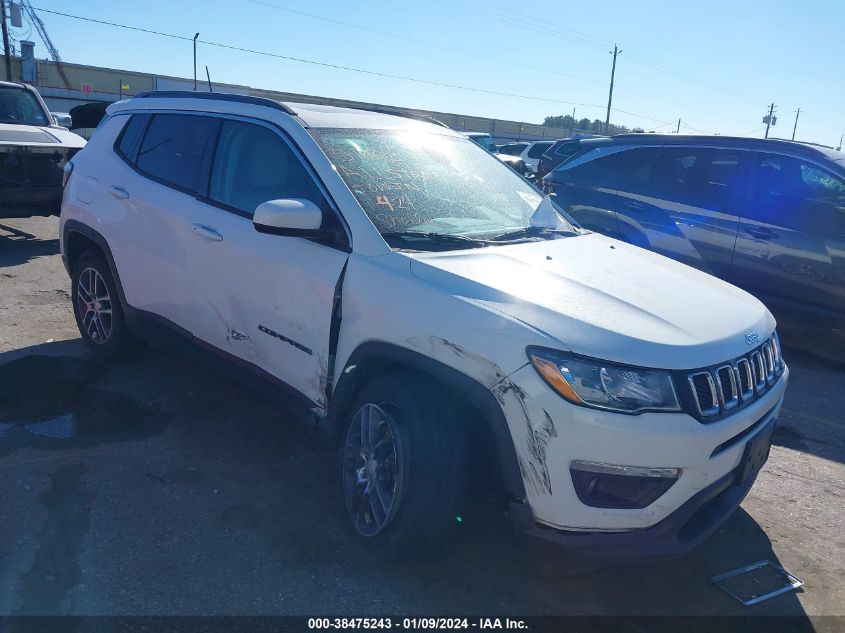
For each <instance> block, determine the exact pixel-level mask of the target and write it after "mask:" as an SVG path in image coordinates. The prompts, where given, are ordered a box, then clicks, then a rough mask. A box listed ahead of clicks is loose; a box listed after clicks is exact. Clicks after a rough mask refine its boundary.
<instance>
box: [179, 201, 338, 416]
mask: <svg viewBox="0 0 845 633" xmlns="http://www.w3.org/2000/svg"><path fill="white" fill-rule="evenodd" d="M204 217H205V221H204V223H206V224H209V225H211V226H214V227H215V228H216V229H217V231H218V232H219V233H220V234H221V235H222V236H223V241H221V242H213V241H209V240H201V239H193V240H192V249H193V257H192V259H191V265H192V268H193V269H194V271H195V276H194V278H195V280H196V283H195V284H193V287H192V292H193V293H194V294H193V296H194V301H193V302H192V308H191V309H192V311H193V312H194V313H195V315H196V318H195V319H192V323H193V324H194V326H195V331H194V332H193V334H194V336H196V337H197V338H200V339H202V340H204V341H205V342H207V343H210V344H212V345H214V346H215V347H218V348H220V349H223V350H224V351H226V352H228V353H230V354H234V355H235V356H238V357H240V358H242V359H243V360H245V361H247V362H249V363H252V364H254V365H257V366H258V367H260V368H261V369H263V370H265V371H267V372H269V373H270V374H272V375H273V376H275V377H277V378H279V379H280V380H282V381H284V382H286V383H287V384H288V385H290V386H291V387H293V388H294V389H296V390H297V391H300V392H302V393H303V394H304V395H305V396H307V397H308V398H309V399H310V400H311V401H312V402H314V403H315V404H316V405H317V407H318V408H323V409H324V408H325V407H326V402H327V401H326V385H327V382H328V367H329V340H330V331H331V322H332V305H333V302H334V296H335V286H336V284H337V281H338V279H339V277H340V275H341V271H342V269H343V266H344V264H345V263H346V260H347V257H348V254H347V253H345V252H342V251H339V250H337V249H333V248H330V247H327V246H323V245H321V244H316V243H314V242H311V241H309V240H304V239H300V238H296V237H283V236H279V235H268V234H264V233H258V232H257V231H256V230H255V228H254V227H253V226H252V222H250V221H249V220H247V219H246V218H243V217H240V216H237V215H234V214H232V213H229V212H227V211H224V210H222V209H217V208H215V207H211V206H208V208H207V209H206V210H205V211H204Z"/></svg>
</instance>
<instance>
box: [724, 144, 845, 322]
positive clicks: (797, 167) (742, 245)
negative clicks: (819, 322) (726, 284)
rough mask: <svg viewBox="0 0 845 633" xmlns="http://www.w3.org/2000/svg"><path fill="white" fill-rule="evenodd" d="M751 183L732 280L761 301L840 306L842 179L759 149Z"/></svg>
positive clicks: (844, 246)
mask: <svg viewBox="0 0 845 633" xmlns="http://www.w3.org/2000/svg"><path fill="white" fill-rule="evenodd" d="M750 189H751V191H752V196H753V201H752V203H751V204H750V205H749V206H748V208H747V210H746V212H745V213H744V214H743V217H742V220H741V222H740V230H739V236H738V238H737V245H736V255H735V257H734V265H733V271H732V276H731V280H732V281H733V282H734V283H736V284H737V285H739V286H741V287H743V288H746V289H747V290H749V291H751V292H753V293H755V294H757V295H758V296H761V297H764V298H766V299H767V300H774V301H779V300H780V301H786V302H789V303H800V304H804V305H805V306H811V305H815V306H820V307H823V308H828V309H833V310H836V311H837V312H845V179H843V178H842V176H840V175H838V174H836V173H834V172H833V171H832V170H830V169H828V168H827V167H825V166H823V165H819V164H816V163H814V162H811V161H808V160H804V159H801V158H797V157H793V156H785V155H781V154H774V153H765V152H759V153H755V154H754V172H753V180H752V186H751V187H750Z"/></svg>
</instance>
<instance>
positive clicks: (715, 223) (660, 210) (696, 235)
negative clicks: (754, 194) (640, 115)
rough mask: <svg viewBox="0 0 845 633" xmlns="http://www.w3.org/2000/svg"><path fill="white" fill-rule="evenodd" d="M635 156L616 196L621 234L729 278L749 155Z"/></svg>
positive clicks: (692, 151)
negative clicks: (626, 178)
mask: <svg viewBox="0 0 845 633" xmlns="http://www.w3.org/2000/svg"><path fill="white" fill-rule="evenodd" d="M634 152H636V156H637V160H634V161H632V163H633V164H636V165H638V167H637V168H636V170H635V171H633V172H630V173H631V176H632V178H630V179H628V180H626V181H624V182H622V183H621V185H620V187H619V190H618V198H617V207H616V210H617V213H618V219H619V229H620V232H621V233H622V234H623V235H625V236H626V237H627V238H629V239H631V241H633V242H634V243H637V244H638V245H640V246H644V247H645V248H648V249H650V250H653V251H655V252H658V253H661V254H662V255H666V256H667V257H671V258H672V259H676V260H678V261H681V262H683V263H685V264H688V265H690V266H694V267H695V268H698V269H700V270H703V271H704V272H708V273H711V274H713V275H715V276H717V277H721V278H723V279H724V278H727V277H728V276H729V274H730V269H731V260H732V258H733V251H734V245H735V243H736V234H737V226H738V224H739V215H740V211H741V209H742V207H743V204H744V196H745V179H746V174H747V161H748V153H747V152H745V151H743V150H737V149H718V148H707V147H664V148H656V147H655V148H640V149H638V150H634Z"/></svg>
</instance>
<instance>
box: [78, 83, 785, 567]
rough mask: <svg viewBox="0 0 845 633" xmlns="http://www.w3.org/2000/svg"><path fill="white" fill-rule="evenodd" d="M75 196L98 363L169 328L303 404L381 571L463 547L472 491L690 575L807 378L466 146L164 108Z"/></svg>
mask: <svg viewBox="0 0 845 633" xmlns="http://www.w3.org/2000/svg"><path fill="white" fill-rule="evenodd" d="M67 172H68V174H69V177H68V181H67V185H66V188H65V192H64V201H63V209H62V216H61V243H62V255H63V257H64V261H65V264H66V266H67V269H68V271H69V272H70V275H71V277H72V297H73V303H74V313H75V315H76V319H77V322H78V324H79V329H80V331H81V333H82V337H83V339H84V340H85V342H86V343H87V344H88V346H89V347H90V349H91V350H92V351H93V352H94V354H95V355H97V356H98V357H101V358H103V359H111V358H114V357H116V356H119V355H123V354H125V353H127V352H128V351H129V350H130V349H131V348H132V347H133V343H134V341H135V337H136V336H138V335H141V334H142V333H144V332H148V331H155V329H150V328H157V327H165V328H166V329H168V330H172V331H175V332H177V333H179V334H181V335H182V336H183V337H184V338H185V339H186V340H188V341H192V342H193V343H196V344H197V345H199V346H201V347H202V348H205V349H207V350H210V351H211V352H213V353H214V354H216V355H217V356H220V357H222V358H224V359H226V360H228V361H232V362H233V364H234V366H237V367H239V368H241V369H243V370H245V371H247V372H248V373H249V374H250V375H252V376H254V377H255V378H256V379H257V380H259V381H261V382H262V384H266V383H269V384H272V385H274V386H275V387H278V388H281V389H284V390H285V391H286V392H288V393H290V394H291V395H292V396H293V398H294V400H292V402H299V403H301V404H302V405H303V409H304V410H307V411H308V412H309V416H308V419H309V420H310V421H311V422H312V423H313V424H315V425H316V426H317V428H318V429H322V430H325V431H326V432H327V433H328V434H329V435H330V436H331V437H333V438H335V439H336V440H337V441H338V444H339V446H340V450H339V456H338V461H337V463H336V464H327V467H328V468H331V469H337V472H338V477H339V480H340V481H341V483H342V487H343V492H344V498H345V503H346V510H347V512H348V515H349V518H350V524H351V526H352V527H353V528H354V532H355V533H356V534H358V535H360V537H361V540H362V542H364V543H367V544H369V545H370V546H371V547H372V548H373V550H375V551H377V552H382V553H385V554H390V555H392V556H406V555H412V554H418V553H420V552H422V551H426V549H427V548H429V547H430V546H432V545H433V544H435V543H437V542H439V541H440V540H441V539H442V538H443V537H444V536H446V535H448V533H449V532H450V531H451V530H452V529H454V528H455V527H456V526H457V524H458V523H459V521H460V517H461V508H462V507H463V504H464V501H465V498H466V495H467V490H468V482H469V474H470V473H471V472H472V474H473V475H474V479H478V480H481V482H482V483H484V484H487V485H488V486H489V487H490V488H491V489H493V490H495V491H497V492H498V494H499V498H500V499H502V500H503V502H504V505H505V506H506V508H507V514H508V516H509V519H510V522H511V524H512V525H513V526H514V527H515V528H516V529H517V530H519V531H521V532H527V533H530V534H533V535H535V536H539V537H542V538H545V539H548V540H552V541H557V542H559V543H562V544H565V545H572V546H573V547H572V551H573V553H578V554H592V555H600V556H610V557H612V558H615V559H631V558H639V557H658V556H664V555H677V554H679V553H682V552H684V551H686V550H688V549H690V548H691V547H693V546H695V545H696V544H697V543H699V542H701V541H702V540H703V539H704V538H705V537H706V536H707V535H709V534H710V533H712V532H713V531H714V530H715V529H716V528H717V527H718V526H719V525H720V524H721V523H722V522H723V521H724V520H725V518H726V517H727V516H728V514H729V513H730V512H731V511H732V510H733V509H734V508H735V507H736V506H737V505H738V504H739V502H740V501H741V500H742V498H743V497H744V496H745V494H746V493H747V491H748V490H749V488H750V487H751V485H752V483H753V481H754V479H755V477H756V475H757V473H758V471H759V469H760V468H761V467H762V465H763V462H764V461H765V459H766V457H767V455H768V450H769V444H770V438H771V433H772V429H773V426H774V424H775V419H776V416H777V414H778V411H779V409H780V406H781V402H782V399H783V394H784V389H785V387H786V383H787V375H788V370H787V368H786V365H785V364H784V362H783V359H782V357H781V352H780V346H779V344H778V339H777V335H776V334H775V322H774V319H773V318H772V316H771V314H770V313H769V312H768V311H767V310H766V308H765V307H764V306H763V305H762V304H761V303H760V302H759V301H757V300H756V299H754V298H753V297H751V296H750V295H748V294H746V293H745V292H743V291H741V290H738V289H737V288H734V287H733V286H730V285H728V284H726V283H724V282H722V281H719V280H718V279H715V278H714V277H711V276H708V275H706V274H704V273H701V272H699V271H697V270H694V269H692V268H688V267H686V266H684V265H682V264H679V263H676V262H674V261H671V260H669V259H666V258H664V257H662V256H659V255H656V254H654V253H651V252H648V251H645V250H642V249H639V248H636V247H634V246H630V245H627V244H624V243H621V242H618V241H615V240H613V239H609V238H606V237H604V236H602V235H599V234H594V233H590V232H588V231H585V230H582V229H580V228H579V227H578V226H577V224H576V223H575V222H574V221H573V220H572V219H570V218H568V217H566V215H565V214H564V213H563V212H561V211H559V210H557V209H556V208H555V206H554V205H553V203H551V202H550V199H541V196H540V194H539V193H538V191H537V190H536V189H534V188H532V187H531V186H530V185H529V184H527V183H526V182H525V181H524V180H523V179H522V178H520V177H519V176H517V175H516V174H514V173H513V172H512V171H511V170H510V169H508V168H507V167H505V166H504V165H503V164H502V163H501V162H499V161H498V160H496V159H495V158H494V157H493V156H491V155H490V154H489V153H487V152H485V151H484V150H482V149H481V148H480V147H478V146H477V145H476V144H474V143H472V142H471V141H469V140H467V139H466V138H464V137H463V136H462V135H460V134H459V133H455V132H452V131H450V130H448V129H446V128H443V127H440V126H436V125H433V124H428V123H423V122H419V121H414V120H409V119H404V118H400V117H398V116H390V115H384V114H374V113H372V112H366V111H358V110H351V109H344V108H333V107H327V106H316V105H306V104H280V103H276V102H273V101H268V100H264V99H257V98H251V97H243V96H236V95H220V94H216V93H215V94H209V93H206V94H203V93H148V94H144V95H139V96H138V97H136V98H133V99H130V100H128V101H122V102H120V103H117V104H114V105H112V106H110V107H109V109H108V113H107V118H106V120H105V121H104V122H103V123H102V125H101V127H100V129H99V130H98V131H97V132H96V133H95V134H94V136H93V138H92V139H91V140H90V142H89V143H88V145H87V147H86V148H85V149H84V150H83V151H82V152H80V153H79V154H78V155H77V156H76V157H75V158H74V160H73V161H72V164H71V166H70V167H69V168H68V170H67ZM244 424H249V420H244Z"/></svg>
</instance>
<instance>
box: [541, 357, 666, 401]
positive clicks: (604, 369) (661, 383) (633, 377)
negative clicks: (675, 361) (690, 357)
mask: <svg viewBox="0 0 845 633" xmlns="http://www.w3.org/2000/svg"><path fill="white" fill-rule="evenodd" d="M527 352H528V358H529V360H530V361H531V364H532V365H534V369H536V370H537V373H538V374H540V376H541V377H542V378H543V380H545V381H546V382H547V383H548V385H549V386H550V387H551V388H552V389H554V390H555V391H556V392H557V393H559V394H560V395H561V396H563V397H564V398H566V399H567V400H569V401H570V402H572V403H575V404H580V405H584V406H588V407H594V408H596V409H608V410H611V411H620V412H622V413H640V412H642V411H680V410H681V405H680V404H679V402H678V396H677V394H676V393H675V387H674V385H673V384H672V377H671V376H670V375H669V373H668V372H665V371H660V370H658V369H643V368H639V367H628V366H625V365H616V364H614V363H608V362H605V361H602V360H594V359H591V358H583V357H579V356H574V355H572V354H566V353H564V352H558V351H555V350H551V349H545V348H542V347H529V348H528V350H527Z"/></svg>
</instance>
